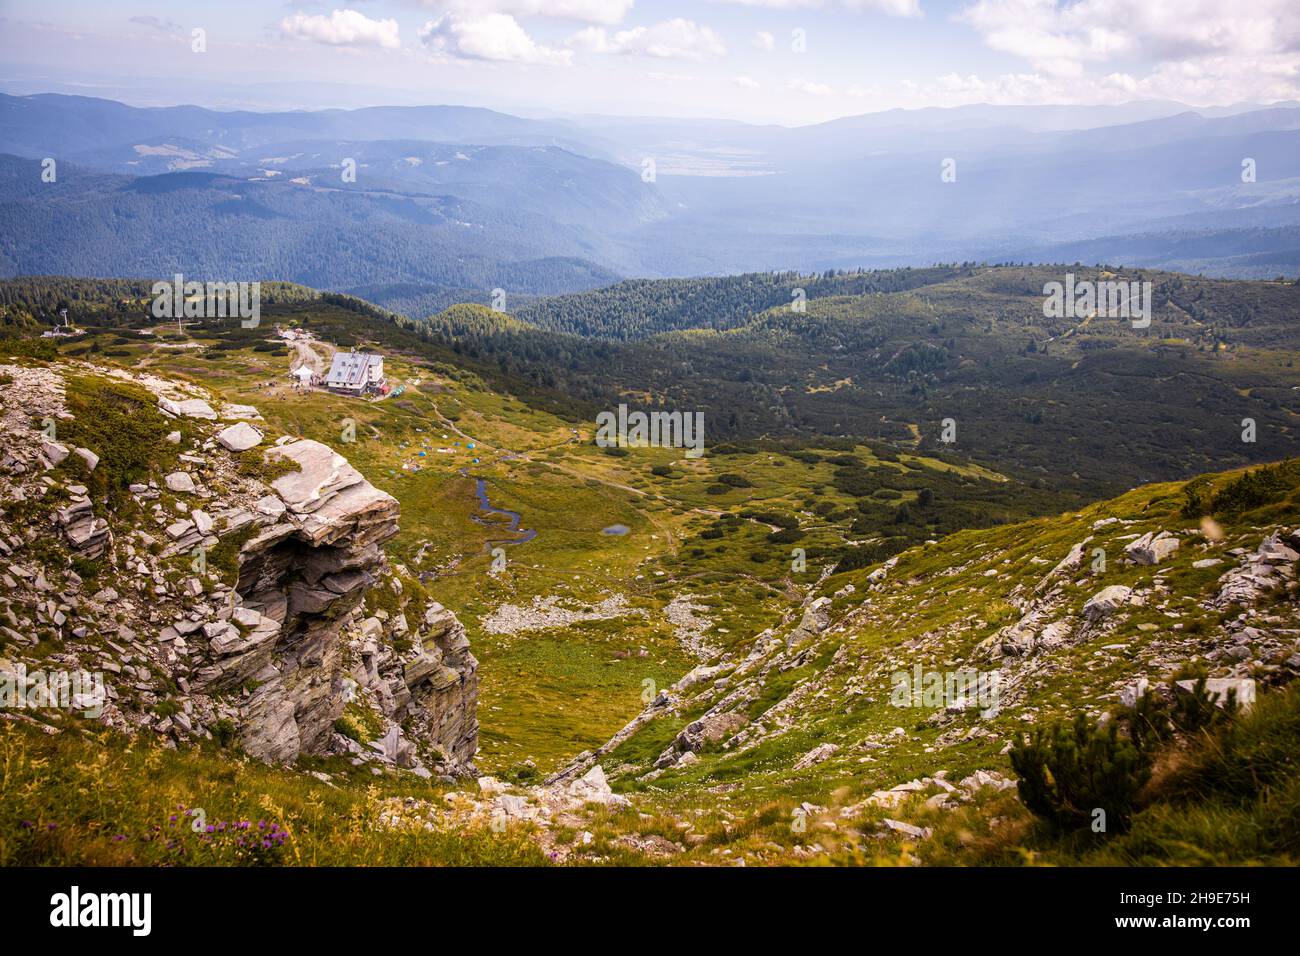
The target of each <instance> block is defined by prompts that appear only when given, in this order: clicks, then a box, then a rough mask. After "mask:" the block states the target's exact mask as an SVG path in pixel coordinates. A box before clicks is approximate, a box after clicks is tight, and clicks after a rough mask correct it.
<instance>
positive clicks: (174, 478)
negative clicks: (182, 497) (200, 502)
mask: <svg viewBox="0 0 1300 956" xmlns="http://www.w3.org/2000/svg"><path fill="white" fill-rule="evenodd" d="M163 483H164V484H166V485H167V490H168V491H174V492H176V493H177V494H193V493H194V479H193V478H191V477H190V476H189V475H188V474H187V473H185V472H183V471H173V472H172V473H171V474H170V475H168V476H167V477H166V478H164V479H163Z"/></svg>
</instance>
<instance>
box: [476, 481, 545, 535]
mask: <svg viewBox="0 0 1300 956" xmlns="http://www.w3.org/2000/svg"><path fill="white" fill-rule="evenodd" d="M474 494H475V495H477V496H478V507H479V511H483V512H486V513H488V514H496V515H505V516H506V517H507V518H509V519H510V523H509V524H508V525H507V526H506V530H507V531H509V532H510V533H511V534H517V535H521V537H516V538H499V539H491V540H489V541H488V542H487V544H488V547H493V546H495V545H498V544H502V545H505V544H523V543H524V542H526V541H532V540H533V538H535V537H537V530H536V529H535V528H520V527H519V523H520V522H521V521H523V518H524V516H523V515H521V514H520V513H519V512H518V511H508V510H506V509H505V508H497V507H495V506H494V505H493V504H492V502H491V501H489V500H488V495H487V479H485V478H475V479H474ZM471 517H473V519H474V520H475V521H477V522H478V523H479V524H484V525H490V526H491V527H497V525H496V523H495V522H489V521H486V520H484V519H483V518H480V517H479V516H478V515H472V516H471Z"/></svg>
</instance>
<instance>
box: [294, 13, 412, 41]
mask: <svg viewBox="0 0 1300 956" xmlns="http://www.w3.org/2000/svg"><path fill="white" fill-rule="evenodd" d="M280 32H281V33H283V34H284V35H286V36H291V37H296V38H298V39H300V40H311V41H312V42H314V43H324V44H327V45H329V46H377V47H381V48H383V49H386V50H396V49H398V48H399V47H400V46H401V45H402V41H401V39H400V38H399V36H398V28H397V21H396V20H371V19H370V18H369V17H367V16H366V15H365V14H362V13H358V12H357V11H356V10H335V11H334V12H333V13H331V14H330V15H329V16H325V15H324V14H323V13H317V14H312V15H311V16H308V15H307V14H305V13H295V14H294V15H293V16H291V17H285V18H284V19H283V20H281V21H280Z"/></svg>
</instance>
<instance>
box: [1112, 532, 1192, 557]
mask: <svg viewBox="0 0 1300 956" xmlns="http://www.w3.org/2000/svg"><path fill="white" fill-rule="evenodd" d="M1178 544H1179V541H1178V539H1177V538H1176V537H1174V536H1173V535H1172V534H1170V533H1169V532H1168V531H1148V532H1147V533H1146V534H1144V535H1142V537H1140V538H1138V539H1137V540H1136V541H1130V542H1129V543H1128V544H1127V545H1126V546H1125V548H1124V554H1125V555H1126V556H1127V557H1128V558H1129V560H1131V561H1133V562H1134V563H1135V564H1159V563H1160V562H1161V561H1163V560H1164V559H1165V558H1167V557H1169V556H1170V555H1171V554H1173V553H1174V552H1175V551H1177V550H1178Z"/></svg>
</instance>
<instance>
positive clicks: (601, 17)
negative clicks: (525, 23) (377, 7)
mask: <svg viewBox="0 0 1300 956" xmlns="http://www.w3.org/2000/svg"><path fill="white" fill-rule="evenodd" d="M634 2H635V0H423V6H425V7H429V8H431V9H434V10H442V11H443V12H445V13H454V14H458V15H459V16H461V17H465V18H475V19H477V18H479V17H482V16H485V15H486V14H490V13H504V14H507V15H509V16H512V17H550V18H551V19H555V20H581V21H582V22H584V23H603V24H605V25H606V26H614V25H615V24H618V23H622V22H623V18H624V17H625V16H627V13H628V11H629V10H631V9H632V4H633V3H634Z"/></svg>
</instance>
